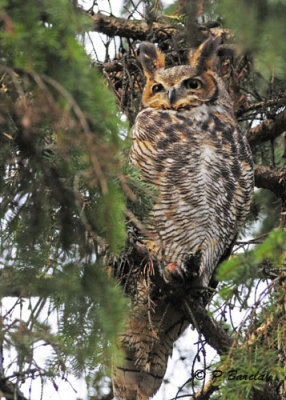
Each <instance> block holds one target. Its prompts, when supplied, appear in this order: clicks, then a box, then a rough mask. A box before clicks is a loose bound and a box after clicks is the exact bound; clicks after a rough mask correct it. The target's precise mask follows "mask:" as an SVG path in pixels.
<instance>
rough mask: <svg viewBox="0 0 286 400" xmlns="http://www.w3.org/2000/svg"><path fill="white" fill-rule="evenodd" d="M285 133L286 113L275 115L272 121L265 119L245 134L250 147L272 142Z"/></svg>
mask: <svg viewBox="0 0 286 400" xmlns="http://www.w3.org/2000/svg"><path fill="white" fill-rule="evenodd" d="M285 131H286V111H283V112H281V113H280V114H278V115H276V116H275V118H274V119H266V120H264V121H263V122H261V124H259V125H257V126H256V127H255V128H252V129H250V131H249V132H248V134H247V138H248V142H249V144H250V146H252V147H253V146H256V145H257V144H260V143H262V142H266V141H268V140H273V139H275V138H276V137H278V136H279V135H281V133H283V132H285Z"/></svg>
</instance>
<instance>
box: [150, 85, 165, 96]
mask: <svg viewBox="0 0 286 400" xmlns="http://www.w3.org/2000/svg"><path fill="white" fill-rule="evenodd" d="M163 91H164V86H163V85H162V84H161V83H155V85H153V86H152V94H153V95H154V94H156V93H159V92H163Z"/></svg>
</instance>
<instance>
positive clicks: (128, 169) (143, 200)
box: [123, 164, 158, 222]
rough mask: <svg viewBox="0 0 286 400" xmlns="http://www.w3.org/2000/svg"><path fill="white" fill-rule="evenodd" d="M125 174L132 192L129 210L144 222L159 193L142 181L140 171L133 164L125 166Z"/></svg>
mask: <svg viewBox="0 0 286 400" xmlns="http://www.w3.org/2000/svg"><path fill="white" fill-rule="evenodd" d="M123 174H124V176H125V179H126V182H125V183H126V185H128V188H129V190H130V195H129V196H128V208H129V209H130V210H131V211H132V212H133V214H134V215H135V216H136V217H137V218H138V219H139V220H140V221H142V222H144V221H146V219H148V216H149V213H150V211H151V210H152V207H153V203H154V200H155V198H156V195H157V194H158V192H157V190H156V188H155V187H154V186H152V185H151V184H149V183H146V182H144V181H143V180H142V179H141V177H140V172H139V170H137V169H136V168H135V167H134V166H132V165H131V164H126V165H125V166H124V168H123Z"/></svg>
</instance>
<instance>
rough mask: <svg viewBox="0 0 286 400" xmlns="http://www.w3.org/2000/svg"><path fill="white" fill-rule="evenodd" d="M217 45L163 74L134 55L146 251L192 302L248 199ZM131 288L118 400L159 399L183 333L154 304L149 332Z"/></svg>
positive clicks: (158, 63)
mask: <svg viewBox="0 0 286 400" xmlns="http://www.w3.org/2000/svg"><path fill="white" fill-rule="evenodd" d="M219 43H220V42H219V39H218V38H213V37H211V38H209V39H208V40H206V41H205V42H204V43H202V44H201V45H200V46H199V48H198V49H196V50H193V51H190V52H189V64H188V65H181V66H175V67H171V68H165V59H164V55H163V53H162V52H161V51H160V50H159V49H158V48H157V47H156V46H154V45H153V44H151V43H147V42H144V43H142V44H141V46H140V61H141V64H142V67H143V71H144V74H145V77H146V85H145V88H144V91H143V96H142V110H141V111H140V112H139V114H138V115H137V118H136V121H135V125H134V127H133V129H132V146H131V151H130V160H131V162H132V164H133V165H134V166H135V167H137V168H138V169H139V170H140V174H141V177H142V179H143V180H144V181H146V182H148V183H149V184H151V185H153V186H154V187H155V188H156V191H157V196H156V200H155V203H154V206H153V210H152V214H151V216H150V218H149V220H148V223H147V225H146V227H145V228H146V229H145V232H144V235H145V237H144V243H145V246H146V247H147V248H148V250H149V253H150V254H151V255H152V257H154V258H155V259H156V260H157V261H158V264H159V266H160V269H161V274H162V276H163V277H164V280H165V281H166V284H168V285H170V286H171V287H172V286H174V287H175V286H176V285H181V284H184V285H186V286H188V287H190V288H193V291H194V292H195V291H202V292H203V291H204V290H205V291H206V289H207V288H208V287H209V286H212V285H213V284H214V271H215V269H216V267H217V265H218V264H219V263H220V262H221V261H222V260H223V259H224V258H226V257H227V256H228V254H229V253H230V249H231V248H232V245H233V242H234V240H235V238H236V236H237V234H238V232H239V229H240V227H241V226H242V224H243V223H244V221H245V217H246V215H247V213H248V211H249V206H250V200H251V195H252V191H253V164H252V158H251V152H250V148H249V145H248V143H247V140H246V137H245V136H244V135H243V134H242V133H241V131H240V130H239V128H238V125H237V122H236V120H235V117H234V113H233V105H232V101H231V99H230V96H229V94H228V92H227V90H226V87H225V85H224V82H223V80H222V79H221V78H220V77H219V76H218V74H217V73H216V72H215V65H216V59H217V50H218V46H219ZM138 285H139V286H140V285H141V287H143V286H144V281H141V282H138ZM139 286H138V293H140V296H141V297H140V296H139V297H140V298H141V301H140V300H138V301H137V303H136V307H137V308H136V309H137V312H136V313H135V314H136V315H133V316H132V317H131V318H130V321H129V326H128V327H127V329H126V332H125V333H124V335H123V336H122V343H123V347H124V348H125V350H126V354H127V355H126V360H125V364H124V365H122V366H119V367H118V370H117V378H116V379H115V385H114V392H115V395H116V396H117V398H118V399H124V400H145V399H148V398H149V397H150V396H152V395H153V394H154V393H155V392H156V391H157V389H158V387H159V386H160V384H161V381H162V379H163V376H164V373H165V369H166V365H167V360H168V356H169V355H170V354H171V352H172V347H173V343H174V341H175V340H176V339H177V337H178V336H179V335H180V334H181V332H182V331H183V330H184V329H185V327H186V326H187V324H186V321H185V319H184V316H183V313H182V312H181V311H180V310H179V309H175V308H174V307H173V306H172V304H171V305H170V304H169V305H168V307H169V308H168V311H166V307H167V306H166V300H164V301H165V303H164V301H163V300H162V301H161V302H160V301H158V302H157V304H156V305H155V307H154V310H153V313H152V315H151V320H152V324H151V323H150V322H148V318H147V308H146V295H145V302H144V289H142V288H141V290H139ZM191 290H192V289H191ZM144 304H145V305H144ZM144 307H145V308H144ZM172 307H173V308H172ZM149 320H150V315H149ZM150 325H152V326H150Z"/></svg>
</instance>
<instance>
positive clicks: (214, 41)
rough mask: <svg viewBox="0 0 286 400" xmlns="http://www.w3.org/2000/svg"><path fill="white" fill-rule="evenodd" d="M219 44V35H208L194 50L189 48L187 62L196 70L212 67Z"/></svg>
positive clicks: (200, 70)
mask: <svg viewBox="0 0 286 400" xmlns="http://www.w3.org/2000/svg"><path fill="white" fill-rule="evenodd" d="M220 44H221V38H220V37H210V38H209V39H207V40H206V41H204V42H203V43H202V44H201V45H200V46H199V47H198V48H197V49H196V50H190V52H189V62H190V64H191V66H193V67H195V68H196V69H197V70H198V72H202V71H204V70H208V69H212V67H213V65H214V64H215V61H216V58H217V51H218V48H219V46H220Z"/></svg>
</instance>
